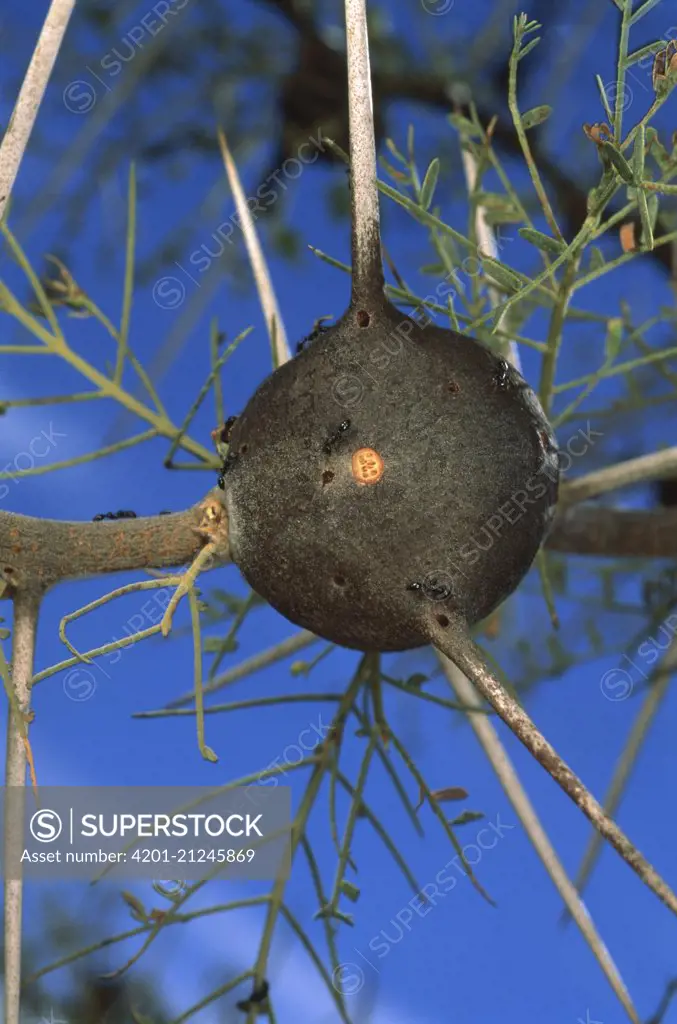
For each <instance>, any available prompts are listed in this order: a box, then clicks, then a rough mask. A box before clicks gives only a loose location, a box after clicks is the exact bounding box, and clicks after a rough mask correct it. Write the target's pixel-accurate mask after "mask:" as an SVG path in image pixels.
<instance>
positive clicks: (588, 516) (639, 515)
mask: <svg viewBox="0 0 677 1024" xmlns="http://www.w3.org/2000/svg"><path fill="white" fill-rule="evenodd" d="M546 547H547V548H549V549H550V550H551V551H562V552H566V553H568V554H571V555H598V556H600V557H603V558H624V557H625V558H675V557H677V509H674V508H669V509H655V510H654V509H651V510H648V511H639V510H635V509H631V510H626V509H617V508H601V507H593V506H588V507H586V506H579V507H571V506H569V507H567V508H564V509H562V511H561V512H559V513H558V515H557V517H556V518H555V522H554V524H553V528H552V530H551V532H550V535H549V537H548V539H547V541H546Z"/></svg>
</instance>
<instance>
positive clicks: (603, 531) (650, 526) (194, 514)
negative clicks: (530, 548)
mask: <svg viewBox="0 0 677 1024" xmlns="http://www.w3.org/2000/svg"><path fill="white" fill-rule="evenodd" d="M214 508H217V509H218V519H219V522H218V523H217V534H220V546H219V560H218V564H224V563H226V562H228V561H229V558H228V551H227V530H228V527H227V520H226V510H225V506H224V504H223V492H222V491H219V490H213V491H210V492H209V494H208V495H207V496H206V497H205V498H204V499H203V501H201V502H199V503H198V504H197V505H194V506H193V507H192V508H189V509H187V510H186V511H185V512H177V513H174V514H172V515H168V516H152V517H145V518H139V519H125V520H120V521H114V520H113V521H110V522H108V521H103V522H99V523H76V522H60V521H58V520H53V519H35V518H33V517H31V516H22V515H16V514H14V513H12V512H0V579H1V580H4V581H5V582H6V583H7V584H8V589H7V590H6V592H5V596H6V597H11V596H12V595H13V593H14V592H16V591H17V590H25V589H28V588H30V589H35V588H36V587H37V588H38V589H40V590H43V591H44V590H47V589H48V588H49V587H52V586H54V585H55V584H56V583H59V582H60V581H61V580H68V579H80V578H83V577H87V576H103V575H106V574H107V573H112V572H123V571H126V570H134V569H164V568H170V567H175V566H181V565H187V564H189V563H191V562H192V561H193V559H194V558H195V556H196V555H197V554H198V553H199V551H200V549H201V548H202V547H203V546H204V544H205V542H206V541H207V540H213V539H214V520H213V517H212V519H210V520H209V522H206V521H205V510H206V509H210V510H213V509H214ZM546 546H547V548H548V549H549V550H551V551H561V552H563V553H566V554H572V555H573V554H576V555H598V556H600V557H607V558H622V557H628V558H671V557H677V509H672V508H671V509H661V510H652V511H636V510H625V509H614V508H601V507H592V506H578V507H576V506H571V505H569V506H567V507H564V508H562V509H561V511H560V512H559V513H558V515H557V517H556V518H555V522H554V524H553V528H552V530H551V532H550V535H549V537H548V539H547V542H546ZM213 564H217V563H213ZM0 589H1V588H0Z"/></svg>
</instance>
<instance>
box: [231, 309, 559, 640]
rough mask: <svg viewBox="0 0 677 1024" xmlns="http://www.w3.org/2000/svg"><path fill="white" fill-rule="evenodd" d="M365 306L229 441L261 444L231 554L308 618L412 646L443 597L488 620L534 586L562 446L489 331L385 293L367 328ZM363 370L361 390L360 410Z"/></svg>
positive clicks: (247, 464)
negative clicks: (406, 307)
mask: <svg viewBox="0 0 677 1024" xmlns="http://www.w3.org/2000/svg"><path fill="white" fill-rule="evenodd" d="M362 312H366V311H365V310H364V307H363V306H360V307H358V308H352V307H351V308H349V309H348V311H347V313H346V314H345V316H344V317H343V318H342V319H341V320H340V321H339V322H338V323H336V324H335V325H334V326H332V327H330V328H328V329H327V330H325V331H324V332H323V333H322V335H321V336H320V337H319V338H317V340H316V341H315V342H314V343H313V344H312V345H311V346H309V347H308V348H306V349H304V350H303V351H302V352H300V353H299V355H298V356H297V357H296V358H295V359H293V360H291V361H290V362H288V363H286V364H284V365H283V366H281V367H280V368H279V369H277V370H276V371H275V372H274V373H273V374H272V375H271V376H270V377H268V379H267V380H265V381H264V382H263V384H261V386H260V387H259V388H258V390H257V391H256V393H255V394H254V395H253V397H252V398H251V400H250V401H249V404H248V405H247V407H246V409H245V410H244V412H243V413H242V415H241V416H240V417H238V420H237V422H236V423H235V424H234V426H233V428H232V434H231V437H230V444H231V450H232V451H237V450H239V451H242V450H243V445H245V444H246V445H248V454H247V455H246V457H240V458H238V459H237V461H236V462H235V463H234V464H233V465H232V466H230V467H229V472H228V473H227V474H226V476H225V481H224V482H225V500H226V504H227V508H228V516H229V530H230V541H231V552H232V557H233V560H234V561H235V563H236V564H237V565H238V566H239V568H240V570H241V572H242V573H243V575H244V577H245V578H246V580H247V582H248V583H249V584H250V585H251V586H252V587H253V589H254V590H255V591H256V592H257V593H258V594H260V595H261V596H262V597H263V598H265V599H266V600H267V601H268V602H269V603H270V604H271V605H272V606H273V607H274V608H276V609H277V610H278V611H279V612H281V613H282V615H284V616H286V617H287V618H288V619H290V620H291V621H292V622H294V623H296V624H298V625H299V626H303V627H305V628H306V629H309V630H312V632H313V633H316V634H318V635H319V636H322V637H325V638H326V639H327V640H330V641H334V642H335V643H338V644H342V645H343V646H345V647H350V648H355V649H357V650H363V651H368V650H374V651H376V650H379V651H397V650H407V649H409V648H413V647H419V646H423V645H424V644H426V643H428V642H429V640H428V638H427V635H426V625H425V624H426V622H428V621H429V617H430V615H431V612H432V609H434V614H435V616H437V621H438V623H441V622H442V620H443V619H444V620H445V621H446V620H447V616H446V615H445V612H449V614H450V615H451V617H452V618H454V619H457V618H458V616H459V615H460V616H462V617H463V619H464V620H465V621H466V622H467V623H468V624H469V625H473V624H474V623H476V622H478V621H480V620H481V619H484V618H485V617H486V616H487V615H489V614H490V613H491V612H492V611H493V610H494V609H495V608H496V607H497V606H498V605H499V604H500V603H501V602H502V601H504V600H505V598H506V597H508V596H509V594H511V593H512V591H513V590H514V589H515V588H516V587H517V585H518V584H519V583H520V581H521V580H522V578H523V577H524V575H525V574H526V572H527V571H528V569H529V567H530V565H531V563H532V561H533V559H534V557H535V556H536V553H537V552H538V549H539V547H540V545H541V542H542V540H543V538H544V536H545V533H546V531H547V529H548V527H549V525H550V522H551V519H552V516H553V513H554V509H555V505H556V502H557V489H558V476H559V469H558V460H557V459H556V458H555V454H556V452H557V445H556V442H555V439H554V436H553V433H552V429H551V427H550V425H549V423H548V421H547V419H546V417H545V415H544V413H543V410H542V409H541V406H540V404H539V402H538V399H537V398H536V396H535V395H534V393H533V391H532V390H531V388H529V386H528V385H527V384H526V382H524V381H523V379H522V378H521V376H520V375H519V374H518V373H517V371H515V370H514V369H513V368H512V367H509V368H508V367H507V364H506V363H505V361H504V360H501V359H499V358H498V357H497V356H495V355H494V354H493V353H492V352H490V351H489V350H488V349H487V348H486V347H485V346H484V345H482V344H481V343H480V342H478V341H475V340H474V339H473V338H470V337H467V336H464V335H461V334H458V333H456V332H455V331H451V330H446V329H443V328H439V327H435V326H427V327H422V326H420V325H419V324H417V323H415V322H414V321H413V320H411V319H410V318H408V317H407V316H405V315H404V314H403V313H401V312H399V310H397V309H396V308H395V307H394V306H393V305H392V304H390V303H389V302H387V301H386V300H385V299H383V300H382V301H378V302H373V303H371V304H370V307H369V311H368V317H369V321H368V323H369V329H368V331H365V330H364V328H363V327H360V326H359V322H360V320H362V321H364V317H362V316H360V314H361V313H362ZM347 375H350V376H351V377H357V378H359V380H360V383H361V386H362V387H361V394H360V400H359V401H358V402H356V403H353V404H351V406H350V419H349V420H348V419H347V418H344V415H343V414H344V410H343V409H342V408H341V406H340V404H339V403H338V398H337V388H336V382H337V381H341V380H344V379H346V376H347ZM450 382H453V383H454V384H455V385H456V386H455V387H454V388H453V389H451V390H450V386H449V385H450ZM544 435H545V437H546V438H547V440H548V442H549V443H548V444H546V445H544V443H543V441H544ZM544 448H545V449H546V451H545V452H544ZM337 579H341V580H343V581H344V584H341V585H337ZM440 580H442V581H443V582H444V586H441V585H440V586H433V585H432V583H431V581H433V582H434V581H437V582H439V581H440Z"/></svg>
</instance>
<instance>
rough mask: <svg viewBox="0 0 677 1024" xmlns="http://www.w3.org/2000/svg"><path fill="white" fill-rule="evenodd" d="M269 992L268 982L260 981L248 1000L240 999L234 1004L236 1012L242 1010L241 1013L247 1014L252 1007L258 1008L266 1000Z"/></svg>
mask: <svg viewBox="0 0 677 1024" xmlns="http://www.w3.org/2000/svg"><path fill="white" fill-rule="evenodd" d="M269 991H270V985H269V984H268V982H267V981H265V980H264V981H262V982H261V984H260V985H259V987H258V988H256V986H254V989H253V991H252V994H251V995H250V997H249V999H242V1000H240V1002H239V1003H237V1004H236V1006H237V1008H238V1010H242V1012H243V1013H249V1011H250V1010H251V1009H252V1008H253V1006H260V1005H261V1003H263V1002H264V1001H265V1000H266V999H267V998H268V993H269Z"/></svg>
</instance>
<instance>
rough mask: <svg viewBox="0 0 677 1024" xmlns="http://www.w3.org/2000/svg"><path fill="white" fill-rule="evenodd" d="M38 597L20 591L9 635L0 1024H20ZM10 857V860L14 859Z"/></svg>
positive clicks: (15, 601) (39, 593) (39, 598)
mask: <svg viewBox="0 0 677 1024" xmlns="http://www.w3.org/2000/svg"><path fill="white" fill-rule="evenodd" d="M41 597H42V593H41V591H36V590H26V591H19V592H18V593H17V595H16V596H15V598H14V624H13V630H12V633H13V635H12V669H11V677H10V682H11V685H12V688H13V691H14V696H15V697H16V701H17V704H18V712H19V714H20V715H22V716H24V721H23V722H21V721H18V720H17V713H16V712H15V711H14V710H13V708H12V707H11V706H10V708H9V710H8V715H7V753H6V759H5V787H6V788H5V795H6V801H7V802H6V804H5V858H4V859H5V872H6V874H7V875H8V874H10V870H9V865H10V862H11V861H12V860H14V861H16V863H15V864H14V865H13V866H14V868H15V869H16V871H14V872H11V873H12V874H15V873H16V874H18V877H17V878H9V877H6V878H5V912H4V943H5V978H4V983H5V985H4V987H5V994H4V1003H5V1015H4V1020H5V1024H19V1016H20V996H21V934H22V905H23V881H22V878H21V864H20V861H18V859H17V858H16V856H15V854H16V852H17V850H16V847H17V841H18V843H20V842H21V839H22V836H23V826H24V807H25V800H26V793H25V786H26V767H27V763H28V756H27V753H28V748H27V743H26V741H25V734H26V728H25V726H26V717H27V714H28V709H29V705H30V695H31V680H32V678H33V661H34V657H35V637H36V631H37V620H38V611H39V608H40V600H41ZM13 854H14V856H13Z"/></svg>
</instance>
